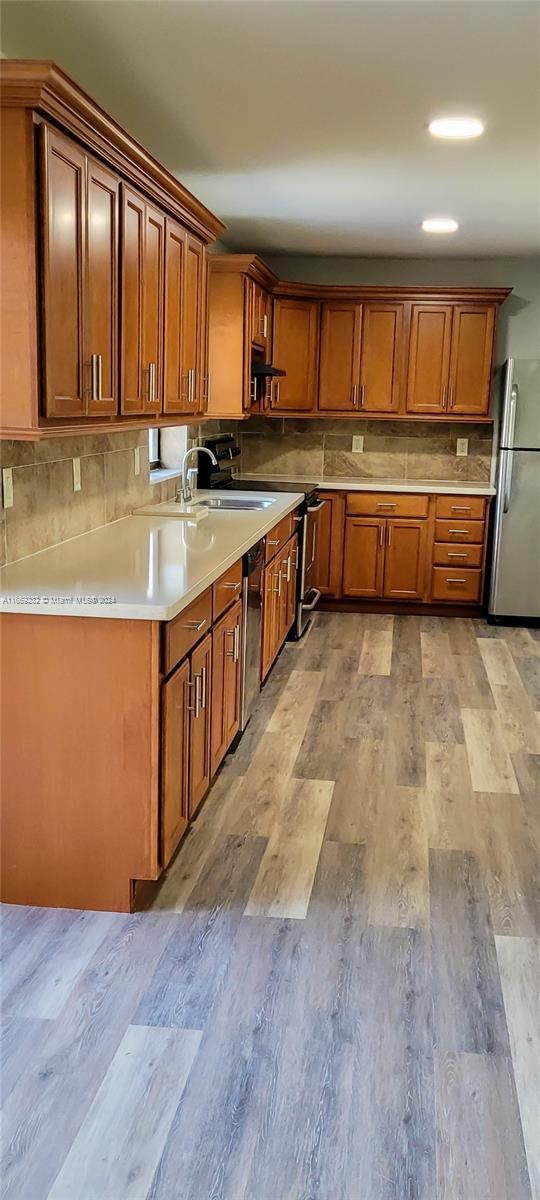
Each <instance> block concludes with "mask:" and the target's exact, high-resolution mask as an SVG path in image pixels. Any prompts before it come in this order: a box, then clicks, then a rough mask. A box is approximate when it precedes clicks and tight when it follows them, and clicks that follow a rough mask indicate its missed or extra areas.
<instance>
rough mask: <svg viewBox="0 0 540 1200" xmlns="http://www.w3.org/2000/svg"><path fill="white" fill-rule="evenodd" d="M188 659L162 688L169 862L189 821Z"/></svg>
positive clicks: (164, 852) (164, 843)
mask: <svg viewBox="0 0 540 1200" xmlns="http://www.w3.org/2000/svg"><path fill="white" fill-rule="evenodd" d="M189 680H190V664H189V660H188V661H187V662H183V663H182V665H181V666H180V667H178V668H177V670H176V671H175V672H174V674H173V675H171V676H170V678H169V679H167V680H166V682H165V683H164V684H163V686H162V689H161V836H160V841H161V846H160V850H161V855H160V857H161V862H162V864H163V866H166V865H167V863H168V862H170V860H171V858H172V855H173V854H174V851H175V850H176V847H177V845H178V843H179V841H180V838H181V837H182V834H183V832H184V830H185V828H186V826H187V823H188V809H189V801H188V787H189V772H188V768H189V717H190V714H189V692H190V688H189Z"/></svg>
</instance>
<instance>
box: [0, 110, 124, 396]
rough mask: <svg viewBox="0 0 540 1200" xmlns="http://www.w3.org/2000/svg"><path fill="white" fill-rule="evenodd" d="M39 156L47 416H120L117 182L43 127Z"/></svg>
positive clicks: (96, 164)
mask: <svg viewBox="0 0 540 1200" xmlns="http://www.w3.org/2000/svg"><path fill="white" fill-rule="evenodd" d="M41 153H42V166H43V178H44V189H43V190H44V196H43V240H44V245H43V309H42V318H43V332H44V337H43V355H44V368H45V370H44V375H45V384H44V410H45V414H46V416H48V417H81V416H82V417H84V416H92V417H94V416H100V415H103V416H107V415H110V414H115V413H116V411H117V408H118V384H117V321H118V274H117V260H118V195H119V188H120V181H119V179H118V177H117V176H116V175H114V174H113V173H112V172H111V171H108V170H107V169H106V168H105V167H104V166H102V165H101V164H100V163H98V162H96V161H94V160H93V159H92V158H91V157H90V156H89V155H87V154H85V153H84V151H83V150H82V149H81V148H80V147H79V146H78V145H77V144H76V143H75V142H73V141H72V140H71V139H70V138H66V137H64V136H63V135H62V134H60V133H57V132H56V130H53V129H50V128H49V127H48V126H46V125H44V126H43V127H42V137H41ZM7 352H8V348H7V346H5V347H4V354H6V353H7Z"/></svg>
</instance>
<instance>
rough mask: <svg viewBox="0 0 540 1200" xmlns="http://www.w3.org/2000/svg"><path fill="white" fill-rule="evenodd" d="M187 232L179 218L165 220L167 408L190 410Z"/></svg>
mask: <svg viewBox="0 0 540 1200" xmlns="http://www.w3.org/2000/svg"><path fill="white" fill-rule="evenodd" d="M186 240H187V239H186V231H185V229H183V228H182V226H181V225H179V224H178V222H177V221H171V220H169V218H167V220H166V222H165V300H164V336H165V346H164V362H163V411H164V412H165V413H190V412H192V411H193V408H192V405H191V402H190V400H189V397H188V380H187V375H186V372H185V363H184V321H185V312H186V304H185V300H186V297H185V291H186Z"/></svg>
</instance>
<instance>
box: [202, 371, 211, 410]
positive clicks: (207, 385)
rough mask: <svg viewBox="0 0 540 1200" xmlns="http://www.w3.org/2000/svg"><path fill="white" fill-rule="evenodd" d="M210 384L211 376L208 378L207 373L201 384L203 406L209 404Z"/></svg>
mask: <svg viewBox="0 0 540 1200" xmlns="http://www.w3.org/2000/svg"><path fill="white" fill-rule="evenodd" d="M210 383H211V376H210V372H209V373H208V375H203V384H204V385H205V386H204V391H203V401H204V403H205V405H208V404H209V403H210Z"/></svg>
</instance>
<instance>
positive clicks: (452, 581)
mask: <svg viewBox="0 0 540 1200" xmlns="http://www.w3.org/2000/svg"><path fill="white" fill-rule="evenodd" d="M446 582H447V583H466V582H467V580H466V579H457V578H456V579H447V580H446Z"/></svg>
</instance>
